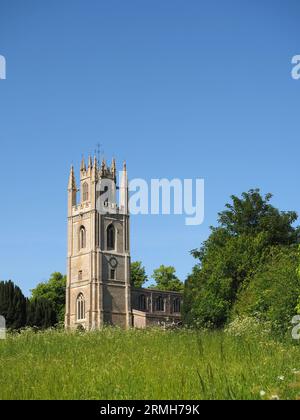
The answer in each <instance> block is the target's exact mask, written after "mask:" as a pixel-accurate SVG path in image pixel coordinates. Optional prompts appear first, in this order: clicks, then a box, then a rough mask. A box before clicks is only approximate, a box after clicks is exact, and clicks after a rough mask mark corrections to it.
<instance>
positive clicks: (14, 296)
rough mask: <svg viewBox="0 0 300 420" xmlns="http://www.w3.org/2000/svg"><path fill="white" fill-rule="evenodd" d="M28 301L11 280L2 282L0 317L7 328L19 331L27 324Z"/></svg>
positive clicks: (0, 285) (0, 287) (0, 288)
mask: <svg viewBox="0 0 300 420" xmlns="http://www.w3.org/2000/svg"><path fill="white" fill-rule="evenodd" d="M26 304H27V299H26V298H25V296H24V295H23V293H22V291H21V289H20V288H19V287H18V286H16V285H15V284H14V283H13V282H12V281H11V280H9V281H1V282H0V315H2V316H4V318H5V320H6V326H7V328H12V329H18V328H22V327H24V326H25V324H26Z"/></svg>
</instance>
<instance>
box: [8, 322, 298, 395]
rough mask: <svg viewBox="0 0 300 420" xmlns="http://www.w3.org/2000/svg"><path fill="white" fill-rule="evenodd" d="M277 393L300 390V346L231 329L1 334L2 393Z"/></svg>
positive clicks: (294, 392)
mask: <svg viewBox="0 0 300 420" xmlns="http://www.w3.org/2000/svg"><path fill="white" fill-rule="evenodd" d="M298 371H299V372H298ZM264 393H265V394H264ZM277 397H278V398H282V399H295V398H297V397H300V352H299V346H292V345H288V344H286V345H284V344H280V343H275V342H272V341H267V340H259V339H252V338H251V337H249V338H248V339H247V338H242V337H232V336H230V335H227V334H225V333H223V332H214V333H208V332H201V333H200V332H191V331H158V330H144V331H141V330H131V331H123V330H119V329H112V328H107V329H104V330H102V331H98V332H89V333H66V332H63V331H45V332H38V333H34V332H32V331H24V332H23V333H21V334H18V335H8V338H7V339H6V340H0V398H1V399H260V398H265V399H269V398H277Z"/></svg>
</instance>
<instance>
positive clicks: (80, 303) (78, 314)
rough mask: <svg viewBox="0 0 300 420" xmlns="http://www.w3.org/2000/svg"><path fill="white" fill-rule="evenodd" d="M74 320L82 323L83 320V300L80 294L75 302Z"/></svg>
mask: <svg viewBox="0 0 300 420" xmlns="http://www.w3.org/2000/svg"><path fill="white" fill-rule="evenodd" d="M76 319H77V321H82V320H84V319H85V300H84V296H83V294H82V293H80V294H79V295H78V297H77V300H76Z"/></svg>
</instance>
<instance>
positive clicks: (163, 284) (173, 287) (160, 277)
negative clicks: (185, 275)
mask: <svg viewBox="0 0 300 420" xmlns="http://www.w3.org/2000/svg"><path fill="white" fill-rule="evenodd" d="M175 273H176V270H175V268H174V267H172V266H165V265H161V266H160V267H159V268H157V269H155V270H154V271H153V274H152V278H153V279H154V280H155V282H156V284H155V285H152V286H150V288H154V289H158V290H168V291H173V292H182V291H183V283H182V282H181V281H180V280H179V279H178V277H176V275H175Z"/></svg>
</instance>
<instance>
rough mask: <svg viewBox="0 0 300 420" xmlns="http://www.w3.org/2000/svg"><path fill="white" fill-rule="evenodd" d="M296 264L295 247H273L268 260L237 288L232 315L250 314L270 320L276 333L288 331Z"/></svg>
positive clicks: (299, 286)
mask: <svg viewBox="0 0 300 420" xmlns="http://www.w3.org/2000/svg"><path fill="white" fill-rule="evenodd" d="M297 266H298V250H297V248H296V247H281V248H273V249H272V252H271V254H270V256H269V259H268V260H267V261H266V262H265V264H264V265H262V266H260V267H259V269H258V271H257V272H256V274H255V275H254V276H253V278H252V279H251V282H250V283H249V285H248V286H247V287H246V288H244V289H242V290H241V291H240V293H239V296H238V300H237V303H236V305H235V307H234V310H233V315H238V316H252V317H253V316H254V317H256V318H258V319H259V320H260V321H266V322H270V323H271V324H272V332H273V333H275V334H276V335H278V334H279V335H280V336H285V335H286V334H289V333H290V329H291V327H292V325H291V319H292V317H293V316H294V315H295V314H296V306H297V299H298V296H299V294H300V279H299V277H298V275H297Z"/></svg>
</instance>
